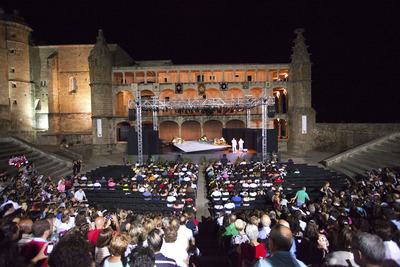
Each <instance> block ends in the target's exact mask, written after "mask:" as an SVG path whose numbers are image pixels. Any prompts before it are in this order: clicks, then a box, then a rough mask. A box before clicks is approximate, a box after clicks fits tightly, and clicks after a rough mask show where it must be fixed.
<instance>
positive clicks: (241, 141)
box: [238, 138, 244, 151]
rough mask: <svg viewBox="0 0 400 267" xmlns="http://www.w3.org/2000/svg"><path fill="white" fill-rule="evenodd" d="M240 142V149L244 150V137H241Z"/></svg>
mask: <svg viewBox="0 0 400 267" xmlns="http://www.w3.org/2000/svg"><path fill="white" fill-rule="evenodd" d="M238 143H239V151H243V144H244V141H243V139H242V138H240V139H239V142H238Z"/></svg>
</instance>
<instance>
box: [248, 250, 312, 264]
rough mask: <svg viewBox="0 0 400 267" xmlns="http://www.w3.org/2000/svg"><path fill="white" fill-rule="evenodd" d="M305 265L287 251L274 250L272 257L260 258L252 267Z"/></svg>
mask: <svg viewBox="0 0 400 267" xmlns="http://www.w3.org/2000/svg"><path fill="white" fill-rule="evenodd" d="M287 266H296V267H306V265H305V264H304V263H303V262H302V261H299V260H297V259H295V258H294V257H293V255H292V254H291V253H290V252H289V251H275V252H274V254H273V255H272V257H269V258H265V259H260V260H259V261H258V262H256V263H255V264H254V267H287Z"/></svg>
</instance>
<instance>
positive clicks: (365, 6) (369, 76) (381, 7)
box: [0, 0, 400, 122]
mask: <svg viewBox="0 0 400 267" xmlns="http://www.w3.org/2000/svg"><path fill="white" fill-rule="evenodd" d="M0 6H1V7H3V9H5V11H6V13H8V14H9V13H11V12H12V10H13V9H18V10H19V11H20V15H21V16H23V17H24V18H25V21H26V22H27V23H28V24H29V25H30V26H31V27H32V28H33V30H34V31H33V33H32V38H33V40H34V42H35V44H38V45H42V44H49V45H50V44H90V43H94V42H95V37H96V36H97V30H98V29H99V28H102V29H103V30H104V34H105V37H106V39H107V41H108V43H117V44H119V45H120V46H121V47H123V48H124V49H125V50H126V51H127V52H128V54H130V55H131V56H132V57H133V58H134V59H135V60H150V59H172V60H173V62H174V63H175V64H196V63H198V64H202V63H210V64H212V63H288V62H290V54H291V47H292V46H293V39H294V38H295V35H294V33H293V30H294V29H296V28H300V27H301V28H305V30H306V31H305V33H304V36H305V38H306V43H307V45H309V52H310V53H311V61H312V62H313V69H312V71H313V72H312V79H313V83H312V90H313V94H312V97H313V100H312V105H313V107H314V108H315V110H316V111H317V121H318V122H400V108H399V107H398V105H399V104H400V93H399V88H400V67H399V63H400V1H397V0H393V1H382V0H381V1H366V0H364V1H355V0H351V1H350V0H346V1H339V0H337V1H322V0H318V1H300V0H298V1H267V0H260V1H253V0H241V1H239V0H238V1H234V0H231V1H223V0H213V1H195V0H190V1H183V0H182V1H170V0H161V1H151V0H142V1H135V0H129V1H128V0H124V1H123V0H113V1H110V0H82V1H65V0H64V1H58V0H36V1H34V0H0Z"/></svg>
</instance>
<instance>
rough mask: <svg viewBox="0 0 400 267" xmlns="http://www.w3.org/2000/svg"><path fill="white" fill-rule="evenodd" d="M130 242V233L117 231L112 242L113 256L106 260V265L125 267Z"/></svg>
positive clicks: (106, 266) (111, 251)
mask: <svg viewBox="0 0 400 267" xmlns="http://www.w3.org/2000/svg"><path fill="white" fill-rule="evenodd" d="M128 244H129V235H128V233H117V234H116V235H115V236H114V237H113V238H112V239H111V242H110V253H111V257H109V258H106V259H105V260H104V265H103V266H104V267H108V266H110V267H111V266H113V267H125V266H126V264H127V258H125V255H124V254H125V250H126V248H127V247H128Z"/></svg>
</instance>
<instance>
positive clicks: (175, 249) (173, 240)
mask: <svg viewBox="0 0 400 267" xmlns="http://www.w3.org/2000/svg"><path fill="white" fill-rule="evenodd" d="M189 231H190V230H189ZM177 237H178V232H177V228H176V227H175V226H169V227H166V228H165V229H164V240H165V242H164V243H163V244H162V247H161V250H160V252H161V253H162V254H163V255H164V256H165V257H168V258H171V259H174V260H175V261H176V264H177V265H178V266H181V267H187V266H188V264H189V256H188V253H187V251H186V249H185V246H183V245H181V244H180V243H178V242H177Z"/></svg>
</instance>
